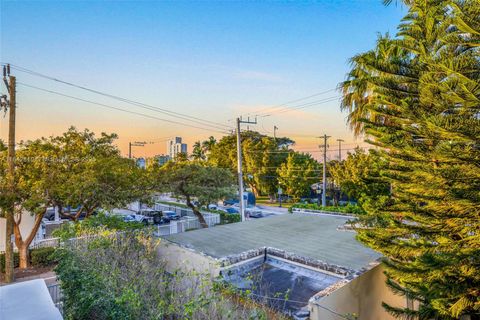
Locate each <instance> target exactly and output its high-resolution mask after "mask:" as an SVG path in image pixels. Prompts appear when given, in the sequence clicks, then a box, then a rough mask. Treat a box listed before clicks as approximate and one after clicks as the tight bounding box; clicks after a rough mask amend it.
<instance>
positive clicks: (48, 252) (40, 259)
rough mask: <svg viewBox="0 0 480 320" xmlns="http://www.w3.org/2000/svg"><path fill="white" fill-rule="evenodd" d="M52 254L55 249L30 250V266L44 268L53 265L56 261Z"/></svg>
mask: <svg viewBox="0 0 480 320" xmlns="http://www.w3.org/2000/svg"><path fill="white" fill-rule="evenodd" d="M54 253H55V248H52V247H46V248H38V249H32V250H31V251H30V258H31V262H32V266H34V267H46V266H51V265H53V264H55V263H56V262H57V261H56V259H55V254H54Z"/></svg>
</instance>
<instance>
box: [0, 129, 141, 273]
mask: <svg viewBox="0 0 480 320" xmlns="http://www.w3.org/2000/svg"><path fill="white" fill-rule="evenodd" d="M115 138H116V136H115V135H107V134H102V135H101V136H100V137H98V138H97V137H95V135H94V134H93V133H92V132H90V131H88V130H85V131H81V132H79V131H77V130H76V129H75V128H70V129H69V130H68V131H67V132H65V133H64V134H63V135H61V136H57V137H50V138H41V139H37V140H34V141H27V142H22V143H20V144H19V146H18V150H17V158H16V179H17V181H16V187H17V190H16V198H15V199H14V202H15V208H16V217H15V221H14V233H15V244H16V246H17V248H18V250H19V253H20V268H26V267H28V265H29V259H28V248H29V246H30V244H31V242H32V241H33V239H34V237H35V235H36V233H37V231H38V229H39V227H40V224H41V221H42V218H43V216H44V215H45V212H46V211H47V208H48V207H50V206H57V207H59V208H60V214H61V216H63V217H68V218H70V219H71V220H77V219H78V217H79V216H80V214H81V213H85V214H86V215H87V216H88V215H90V214H91V213H92V212H93V211H95V210H96V209H98V208H100V207H102V208H106V209H109V208H114V207H121V206H124V205H126V204H127V203H129V202H131V201H133V200H135V199H137V198H139V197H141V196H143V195H146V194H147V190H148V189H147V188H146V186H145V185H143V182H142V181H145V180H144V179H141V178H140V172H141V171H142V170H141V169H139V168H137V167H136V166H135V164H134V163H133V162H132V161H130V160H129V159H123V158H121V157H120V153H119V151H118V149H117V148H116V147H115V146H114V145H113V140H114V139H115ZM3 172H4V171H3ZM70 206H72V207H77V206H78V207H79V210H78V211H77V212H76V213H75V214H72V213H69V212H68V211H65V208H66V207H70ZM25 214H33V215H34V216H35V222H34V225H33V227H32V229H31V230H30V232H29V233H28V234H27V235H26V236H25V235H22V234H21V233H20V224H21V221H22V217H23V216H24V215H25Z"/></svg>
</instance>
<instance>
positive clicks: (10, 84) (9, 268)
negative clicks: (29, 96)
mask: <svg viewBox="0 0 480 320" xmlns="http://www.w3.org/2000/svg"><path fill="white" fill-rule="evenodd" d="M7 76H8V80H7ZM9 80H10V81H9ZM3 82H4V83H5V86H6V87H7V90H8V95H9V96H10V100H9V101H6V103H5V107H6V108H9V114H8V117H9V118H8V178H7V182H8V189H9V193H10V195H11V196H12V195H14V194H15V116H16V114H15V112H16V110H15V107H16V105H15V103H16V101H15V100H16V99H15V98H16V78H15V77H14V76H12V75H10V65H9V64H7V66H3ZM10 201H11V200H10ZM14 213H15V204H14V203H13V202H12V203H9V205H8V209H7V211H6V216H5V218H6V230H5V231H6V232H5V282H7V283H11V282H13V280H14V273H13V268H14V264H13V225H14V220H13V219H14Z"/></svg>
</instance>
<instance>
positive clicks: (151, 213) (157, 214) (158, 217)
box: [139, 209, 163, 224]
mask: <svg viewBox="0 0 480 320" xmlns="http://www.w3.org/2000/svg"><path fill="white" fill-rule="evenodd" d="M139 213H140V214H141V215H144V216H147V217H151V218H152V219H153V224H160V223H162V217H163V214H162V211H158V210H152V209H143V210H141V211H140V212H139Z"/></svg>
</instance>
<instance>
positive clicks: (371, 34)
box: [0, 0, 405, 157]
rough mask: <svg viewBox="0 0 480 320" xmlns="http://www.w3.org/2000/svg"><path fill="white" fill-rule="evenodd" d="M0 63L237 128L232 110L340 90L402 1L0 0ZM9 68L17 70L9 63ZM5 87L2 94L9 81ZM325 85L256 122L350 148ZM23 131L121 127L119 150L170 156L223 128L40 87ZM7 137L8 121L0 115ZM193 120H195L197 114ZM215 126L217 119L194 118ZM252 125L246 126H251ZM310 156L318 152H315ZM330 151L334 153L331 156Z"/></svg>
mask: <svg viewBox="0 0 480 320" xmlns="http://www.w3.org/2000/svg"><path fill="white" fill-rule="evenodd" d="M0 1H1V2H0V5H1V7H0V11H1V15H0V19H1V21H0V26H1V34H0V37H1V38H0V46H1V47H0V52H1V56H0V60H1V61H2V62H9V63H12V64H13V65H18V66H21V67H24V68H27V69H31V70H34V71H37V72H40V73H42V74H46V75H50V76H53V77H56V78H59V79H62V80H66V81H69V82H73V83H75V84H79V85H82V86H85V87H89V88H92V89H95V90H98V91H102V92H106V93H110V94H113V95H118V96H121V97H124V98H128V99H132V100H135V101H139V102H142V103H145V104H148V105H151V106H155V107H159V108H163V109H167V110H171V111H174V112H179V113H182V114H188V115H191V116H194V117H197V118H201V119H206V120H209V121H212V122H216V123H221V124H224V125H227V126H230V127H231V129H233V128H234V121H233V120H234V118H235V117H237V116H239V115H242V114H243V115H246V114H248V113H251V116H253V115H254V114H257V113H258V112H259V110H260V112H263V113H264V112H265V109H266V108H270V107H273V106H278V105H283V104H284V103H286V102H288V101H292V100H297V99H299V98H303V97H306V96H310V95H313V94H316V93H319V92H324V91H328V90H331V89H334V88H336V87H337V85H338V83H339V82H341V81H342V80H344V79H345V74H346V73H347V71H348V68H349V65H348V60H349V58H351V57H352V56H354V55H356V54H358V53H361V52H363V51H366V50H369V49H371V48H372V47H373V45H374V43H375V40H376V38H377V34H378V33H386V32H389V33H390V34H395V33H396V26H397V25H398V24H399V22H400V19H401V18H402V17H403V15H404V14H405V8H404V7H402V6H396V5H390V6H388V7H385V6H384V5H383V4H382V1H381V0H367V1H321V2H313V1H308V2H265V3H261V2H160V1H131V2H127V1H4V0H0ZM12 71H13V70H12ZM14 73H15V75H16V76H17V81H18V82H19V83H23V84H28V85H33V86H37V87H40V88H44V89H48V90H53V91H58V92H61V93H63V94H67V95H72V96H76V97H80V98H82V99H86V100H91V101H94V102H97V103H100V104H106V105H109V106H114V107H116V108H122V109H128V110H129V111H131V112H134V113H142V114H147V115H149V116H152V117H158V118H165V119H169V120H172V121H177V122H185V123H187V121H186V120H182V119H176V118H174V117H171V116H167V115H164V114H160V113H157V112H154V111H151V110H145V109H142V108H139V107H138V106H134V105H129V104H126V103H123V102H119V101H116V100H112V99H109V98H107V97H103V96H99V95H96V94H93V93H89V92H86V91H83V90H80V89H77V88H72V87H69V86H66V85H63V84H60V83H58V82H54V81H49V80H47V79H44V78H40V77H36V76H33V75H30V74H28V73H24V72H19V71H17V70H15V71H14ZM1 92H2V93H4V92H5V87H4V86H3V84H2V89H1ZM335 96H338V92H336V91H329V92H326V93H325V94H322V95H318V96H315V97H312V98H310V99H307V100H302V101H298V102H293V103H291V104H287V105H284V106H282V107H281V108H277V109H275V110H276V111H277V113H276V114H275V113H273V114H272V115H271V116H267V117H259V118H258V124H257V125H254V126H251V127H250V128H251V129H253V130H258V131H260V132H262V133H269V134H273V127H274V126H277V127H278V131H277V135H278V136H285V135H286V136H290V137H291V138H292V139H293V140H295V141H296V142H297V149H299V150H314V149H316V148H318V144H319V143H320V139H317V138H315V137H316V136H320V135H322V134H324V133H326V134H328V135H330V136H332V138H331V139H330V141H329V142H330V146H331V149H332V150H335V149H337V148H336V145H337V142H336V141H335V140H336V139H343V140H345V147H344V148H351V147H354V145H355V143H359V144H362V141H361V140H358V141H355V140H354V138H353V134H352V133H351V132H350V131H349V130H348V128H347V126H346V121H345V118H346V114H345V113H341V112H340V109H339V102H338V101H337V100H334V99H330V100H327V101H328V102H325V103H323V104H318V105H312V106H304V108H301V109H297V110H295V111H288V112H285V111H282V112H280V111H279V110H284V109H283V108H285V107H287V106H293V107H294V106H298V105H303V104H306V103H308V102H310V101H317V100H320V99H326V98H329V97H335ZM17 101H18V115H17V121H18V122H17V139H18V140H22V139H35V138H39V137H41V136H49V135H57V134H60V133H62V132H64V131H66V130H67V129H68V127H70V126H71V125H73V126H76V127H77V128H78V129H84V128H89V129H90V130H92V131H94V132H96V133H98V134H99V133H100V132H102V131H105V132H115V133H117V134H118V135H119V140H118V145H119V147H120V149H121V151H122V153H123V154H125V155H126V154H127V152H128V142H129V141H138V140H140V141H147V142H149V141H151V142H155V143H151V144H147V145H146V146H145V147H142V148H140V147H138V148H134V150H133V154H134V155H135V156H137V157H140V156H153V155H155V154H162V153H166V150H165V149H166V141H167V140H168V138H171V137H174V136H181V137H183V139H184V142H186V143H187V144H188V148H189V151H191V148H192V145H193V143H194V142H195V141H196V140H204V139H206V138H208V136H210V135H213V136H215V137H216V138H220V137H221V133H219V132H216V131H213V130H212V131H209V130H201V129H197V128H192V127H185V126H181V125H178V124H172V123H168V122H163V121H159V120H155V119H151V118H145V117H141V116H139V115H137V114H129V113H125V112H121V111H118V110H112V109H108V108H105V107H102V106H98V105H93V104H89V103H85V102H80V101H76V100H72V99H69V98H66V97H62V96H56V95H53V94H51V93H46V92H42V91H39V90H36V89H33V88H30V87H26V86H24V85H21V84H20V85H19V86H18V90H17ZM0 119H1V120H0V139H3V140H6V138H7V118H4V117H1V118H0ZM190 123H191V122H190ZM191 124H192V125H193V126H201V127H209V128H210V129H211V125H212V124H211V123H204V124H198V123H191ZM245 128H246V126H245ZM314 154H315V153H314ZM336 154H337V152H336V151H332V153H331V154H330V156H331V157H333V156H334V155H336Z"/></svg>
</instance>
